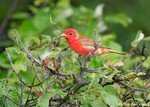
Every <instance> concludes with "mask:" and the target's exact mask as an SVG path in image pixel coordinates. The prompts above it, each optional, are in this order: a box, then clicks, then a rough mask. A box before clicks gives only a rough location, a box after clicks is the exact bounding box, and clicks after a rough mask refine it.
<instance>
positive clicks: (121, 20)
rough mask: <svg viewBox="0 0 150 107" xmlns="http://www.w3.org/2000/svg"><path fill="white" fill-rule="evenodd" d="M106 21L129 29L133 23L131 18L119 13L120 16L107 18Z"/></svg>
mask: <svg viewBox="0 0 150 107" xmlns="http://www.w3.org/2000/svg"><path fill="white" fill-rule="evenodd" d="M105 20H106V21H107V22H108V23H115V24H116V23H118V24H121V25H122V26H123V27H127V26H128V25H129V24H130V23H131V22H132V20H131V18H129V17H128V16H126V15H125V14H123V13H118V14H116V15H113V16H106V17H105Z"/></svg>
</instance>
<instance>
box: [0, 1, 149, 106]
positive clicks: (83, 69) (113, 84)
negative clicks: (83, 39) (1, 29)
mask: <svg viewBox="0 0 150 107" xmlns="http://www.w3.org/2000/svg"><path fill="white" fill-rule="evenodd" d="M42 2H43V1H41V0H35V1H34V3H35V5H38V6H39V5H40V3H42ZM45 2H46V3H48V1H45ZM55 7H56V8H51V9H50V8H49V7H43V8H40V9H39V8H36V6H30V7H29V9H30V11H31V12H32V14H33V16H30V15H29V14H28V13H16V14H14V15H13V18H14V19H15V20H22V22H21V24H17V23H15V24H14V23H12V27H14V28H16V29H17V31H16V30H14V29H13V30H12V29H10V31H9V35H10V38H11V39H12V40H13V41H14V43H15V44H14V45H13V46H12V47H8V48H6V51H5V53H3V54H2V55H1V57H2V58H1V60H2V61H0V67H2V68H5V69H7V70H8V72H7V76H6V78H5V77H4V76H3V77H2V79H1V80H0V90H1V91H0V97H1V100H0V103H1V104H2V105H3V106H6V107H9V106H12V107H17V106H28V107H32V106H37V107H47V106H64V107H65V106H81V107H87V106H89V107H99V106H101V107H107V106H110V107H121V106H133V105H134V106H136V105H147V106H148V105H150V78H149V77H150V66H149V63H150V56H149V53H150V47H149V46H150V45H149V43H150V39H149V37H146V38H144V34H143V33H141V32H140V31H139V32H138V33H137V38H136V39H135V40H133V42H132V43H131V44H132V46H133V49H131V52H126V55H125V56H121V55H116V54H106V55H102V56H99V57H93V58H90V59H89V60H88V58H89V57H88V58H87V59H86V57H82V56H78V55H77V54H76V53H74V52H73V51H72V50H70V49H69V48H68V45H67V44H66V41H65V40H64V39H60V38H58V37H59V35H60V34H61V33H62V32H63V30H64V29H66V28H68V27H73V28H75V29H78V31H79V32H80V33H81V34H82V35H87V36H89V37H90V38H94V36H95V35H94V30H95V29H96V32H97V34H96V36H97V37H98V36H100V37H101V39H100V40H101V42H102V43H103V44H104V45H106V46H108V47H110V48H112V49H115V50H119V51H122V46H121V45H120V44H118V43H117V42H116V34H115V33H113V32H110V33H108V32H107V31H108V29H109V28H108V26H107V24H106V23H119V24H120V25H121V26H123V27H128V25H129V24H130V23H131V19H130V18H129V17H128V16H126V15H125V14H123V13H119V14H116V15H113V16H106V17H105V16H103V7H104V5H103V4H100V5H98V6H97V7H96V8H95V10H93V9H89V8H86V7H84V6H80V7H79V8H76V7H72V6H71V4H70V1H69V0H66V1H65V2H64V1H63V0H60V1H59V2H58V3H56V6H55ZM62 10H63V11H62ZM87 22H88V23H87ZM102 34H103V36H102ZM141 35H142V37H141ZM4 57H5V58H4ZM6 57H7V59H6ZM5 69H4V70H3V71H5Z"/></svg>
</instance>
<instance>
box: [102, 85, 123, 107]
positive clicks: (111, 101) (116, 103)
mask: <svg viewBox="0 0 150 107" xmlns="http://www.w3.org/2000/svg"><path fill="white" fill-rule="evenodd" d="M101 97H102V98H103V100H104V102H105V103H106V104H108V105H109V106H110V107H122V102H121V100H120V99H119V97H117V94H116V90H115V89H114V88H113V87H112V86H107V87H104V90H102V91H101Z"/></svg>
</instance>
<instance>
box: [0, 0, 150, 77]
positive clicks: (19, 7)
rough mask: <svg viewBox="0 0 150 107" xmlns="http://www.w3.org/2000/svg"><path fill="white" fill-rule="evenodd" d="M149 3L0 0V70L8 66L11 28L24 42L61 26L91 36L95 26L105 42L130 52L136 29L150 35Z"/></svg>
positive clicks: (135, 0)
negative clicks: (28, 38) (7, 53)
mask: <svg viewBox="0 0 150 107" xmlns="http://www.w3.org/2000/svg"><path fill="white" fill-rule="evenodd" d="M149 4H150V1H149V0H144V1H142V0H113V1H112V0H94V1H92V0H1V1H0V71H5V70H7V69H8V68H10V64H9V62H8V60H6V54H5V52H4V51H5V48H6V47H10V46H13V45H14V43H13V42H12V40H10V39H9V36H10V32H11V30H12V29H17V31H18V32H19V34H20V36H21V39H22V40H24V41H23V42H24V43H25V42H27V40H26V41H25V38H27V37H31V36H35V37H39V36H40V35H49V36H51V37H56V36H58V34H59V33H58V32H59V30H60V29H61V30H62V31H63V30H65V29H67V28H69V27H73V28H75V29H76V30H78V32H80V34H81V35H86V36H87V37H90V38H93V37H94V30H95V29H96V31H97V32H98V34H99V35H101V36H102V37H105V36H107V38H103V39H104V44H105V45H107V46H109V47H112V48H113V47H118V50H123V51H127V52H129V51H130V48H131V41H132V40H134V39H135V36H136V33H137V31H138V30H142V31H143V33H144V34H145V36H149V34H150V21H149V20H150V14H149V12H150V8H149ZM109 41H115V43H116V44H115V43H113V45H112V44H111V42H109ZM118 44H119V45H118ZM3 75H5V74H3Z"/></svg>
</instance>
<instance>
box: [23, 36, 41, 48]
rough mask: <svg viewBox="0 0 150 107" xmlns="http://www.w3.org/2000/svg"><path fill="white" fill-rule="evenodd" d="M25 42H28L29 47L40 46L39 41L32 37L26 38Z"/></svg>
mask: <svg viewBox="0 0 150 107" xmlns="http://www.w3.org/2000/svg"><path fill="white" fill-rule="evenodd" d="M25 40H27V41H29V44H30V46H33V44H34V45H35V46H37V47H38V46H40V39H39V38H37V37H34V36H30V37H28V38H26V39H25Z"/></svg>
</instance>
